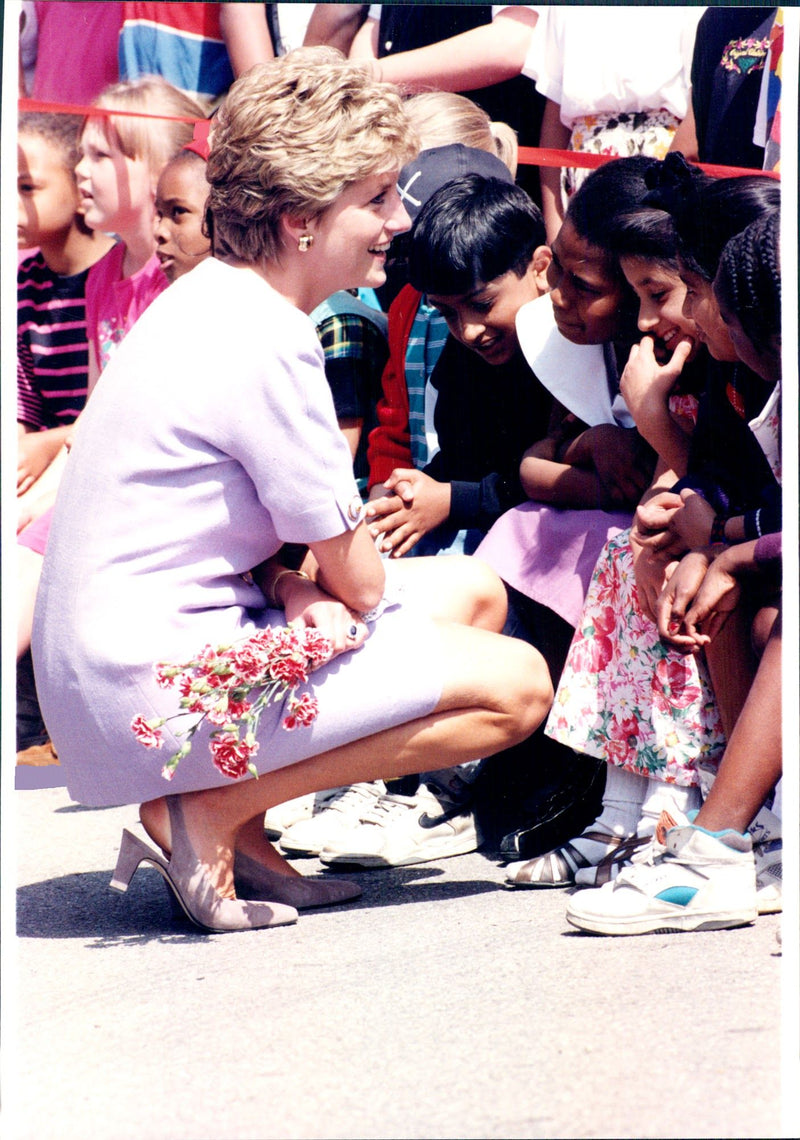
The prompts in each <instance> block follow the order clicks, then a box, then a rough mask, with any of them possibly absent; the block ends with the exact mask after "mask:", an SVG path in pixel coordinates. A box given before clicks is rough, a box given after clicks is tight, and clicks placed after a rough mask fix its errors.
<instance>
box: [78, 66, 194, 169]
mask: <svg viewBox="0 0 800 1140" xmlns="http://www.w3.org/2000/svg"><path fill="white" fill-rule="evenodd" d="M94 106H95V107H99V108H102V109H104V110H109V111H140V112H145V113H146V114H147V115H153V116H164V117H163V118H157V117H155V118H146V117H142V118H139V117H136V116H130V117H129V116H128V115H109V116H102V117H100V116H97V117H93V116H92V115H88V116H87V118H86V119H85V120H84V124H83V127H84V130H85V128H86V124H87V123H89V122H91V123H94V124H96V125H97V126H99V128H100V130H101V131H102V132H103V134H104V136H105V138H106V139H107V140H108V142H110V143H112V144H115V145H116V146H118V147H119V149H120V150H121V151H122V153H123V154H124V155H125V156H126V158H137V159H143V160H144V161H145V162H147V164H148V166H149V167H150V171H151V173H152V175H153V178H154V179H156V180H157V179H158V176H159V174H160V173H161V171H162V170H163V168H164V167H165V166H166V164H167V163H168V162H169V160H170V159H171V158H172V157H173V155H175V154H177V153H178V151H179V150H180V149H181V147H184V146H185V145H186V144H187V143H188V142H191V141H192V136H193V134H194V122H193V121H191V120H195V119H204V118H205V112H204V111H203V108H202V107H201V106H200V105H199V103H196V102H195V101H194V99H191V98H190V97H189V96H188V95H186V94H185V93H184V92H183V91H180V90H179V89H178V88H177V87H173V85H172V84H171V83H168V82H167V80H166V79H163V78H162V77H161V76H160V75H145V76H142V78H141V79H127V80H123V81H122V82H121V83H112V84H111V86H109V87H106V88H105V89H104V90H103V91H101V92H100V94H99V95H98V97H97V99H95V101H94ZM181 119H184V120H190V121H186V122H181V121H180V120H181Z"/></svg>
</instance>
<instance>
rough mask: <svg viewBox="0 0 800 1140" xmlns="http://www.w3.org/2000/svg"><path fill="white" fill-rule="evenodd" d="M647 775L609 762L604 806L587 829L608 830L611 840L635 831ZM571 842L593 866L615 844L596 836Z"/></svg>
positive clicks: (579, 838)
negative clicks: (641, 774) (640, 774)
mask: <svg viewBox="0 0 800 1140" xmlns="http://www.w3.org/2000/svg"><path fill="white" fill-rule="evenodd" d="M647 782H648V781H647V777H646V776H639V775H638V774H637V773H636V772H629V771H628V770H627V769H626V768H620V767H619V766H618V765H617V764H609V765H608V769H607V771H606V787H605V791H604V792H603V808H602V811H601V812H600V815H599V816H598V817H597V819H596V820H595V821H594V823H590V824H589V826H588V827H587V828H586V831H597V832H601V833H606V834H607V835H608V837H609V839H611V838H612V837H617V838H619V839H623V838H625V837H626V836H628V835H632V834H633V833H634V832H635V831H636V824H637V823H638V822H639V817H640V816H641V814H642V799H643V797H644V794H645V791H646V789H647ZM570 844H571V845H572V846H573V847H575V848H577V850H578V851H580V853H581V855H583V856H584V858H586V859H588V860H589V862H590V863H591V864H592V866H594V865H595V864H597V863H599V862H600V860H601V859H602V858H603V857H604V856H605V855H608V854H609V852H610V851H612V850H613V849H614V847H615V846H616V844H614V843H604V842H602V841H600V840H597V839H586V838H584V836H583V835H578V836H576V837H575V839H571V840H570Z"/></svg>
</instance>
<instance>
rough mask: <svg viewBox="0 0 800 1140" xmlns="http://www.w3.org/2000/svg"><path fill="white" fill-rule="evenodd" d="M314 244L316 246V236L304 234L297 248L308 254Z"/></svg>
mask: <svg viewBox="0 0 800 1140" xmlns="http://www.w3.org/2000/svg"><path fill="white" fill-rule="evenodd" d="M313 244H314V235H313V234H303V236H302V237H301V238H300V240H299V241H298V243H297V248H298V249H299V250H300V252H301V253H308V251H309V250H310V249H311V247H312V245H313Z"/></svg>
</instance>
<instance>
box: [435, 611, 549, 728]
mask: <svg viewBox="0 0 800 1140" xmlns="http://www.w3.org/2000/svg"><path fill="white" fill-rule="evenodd" d="M442 639H443V646H444V651H445V684H444V687H443V693H442V701H441V703H440V708H448V709H456V708H483V709H485V710H486V711H487V712H488V713H489V714H490V715H492V716H494V717H495V718H496V721H497V724H498V726H499V727H500V726H501V731H502V732H503V733H504V734H505V736H506V738H507V744H508V745H510V744H514V743H517V742H518V741H520V740H524V739H526V737H528V736H530V734H531V733H532V732H533V731H534V730H535V729H536V728H537V727H538V726H539V725H540V724H541V722H542V720H543V719H544V718H545V716H546V715H547V712H548V710H549V708H550V705H551V704H552V701H553V686H552V682H551V680H550V672H549V670H548V668H547V664H546V662H545V660H544V658H543V657H542V655H541V654H540V653H539V651H538V650H537V649H534V648H533V646H531V645H528V643H527V642H525V641H520V640H518V639H517V638H514V637H504V636H503V635H501V634H496V633H490V632H488V631H485V630H480V629H469V628H467V627H464V626H445V627H444V628H443V630H442Z"/></svg>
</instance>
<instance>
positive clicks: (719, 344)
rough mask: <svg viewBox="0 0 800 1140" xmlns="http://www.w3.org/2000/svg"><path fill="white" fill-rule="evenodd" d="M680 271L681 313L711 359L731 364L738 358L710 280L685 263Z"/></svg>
mask: <svg viewBox="0 0 800 1140" xmlns="http://www.w3.org/2000/svg"><path fill="white" fill-rule="evenodd" d="M680 273H681V280H682V281H683V283H684V285H685V286H686V296H685V298H684V301H683V314H684V316H685V317H686V318H687V320H690V321H694V323H695V327H696V328H697V337H698V340H701V341H702V342H703V343H704V344H705V345H706V346H707V347H708V351H709V352H710V353H711V355H712V356H713V357H714V359H715V360H724V361H727V362H729V363H731V364H732V363H734V361H736V360H738V359H739V357H738V354H737V352H736V349H735V348H734V345H733V341H732V340H731V338H730V333H729V332H728V330H727V328H726V327H725V322H724V321H723V319H722V315H721V313H720V311H719V305H718V304H717V299H716V297H715V296H714V288H713V286H712V284H711V282H710V281H706V279H705V277H701V276H700V274H699V273H694V272H693V271H692V270H691V269H688V268H687V267H686V266H685V265H681V270H680Z"/></svg>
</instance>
